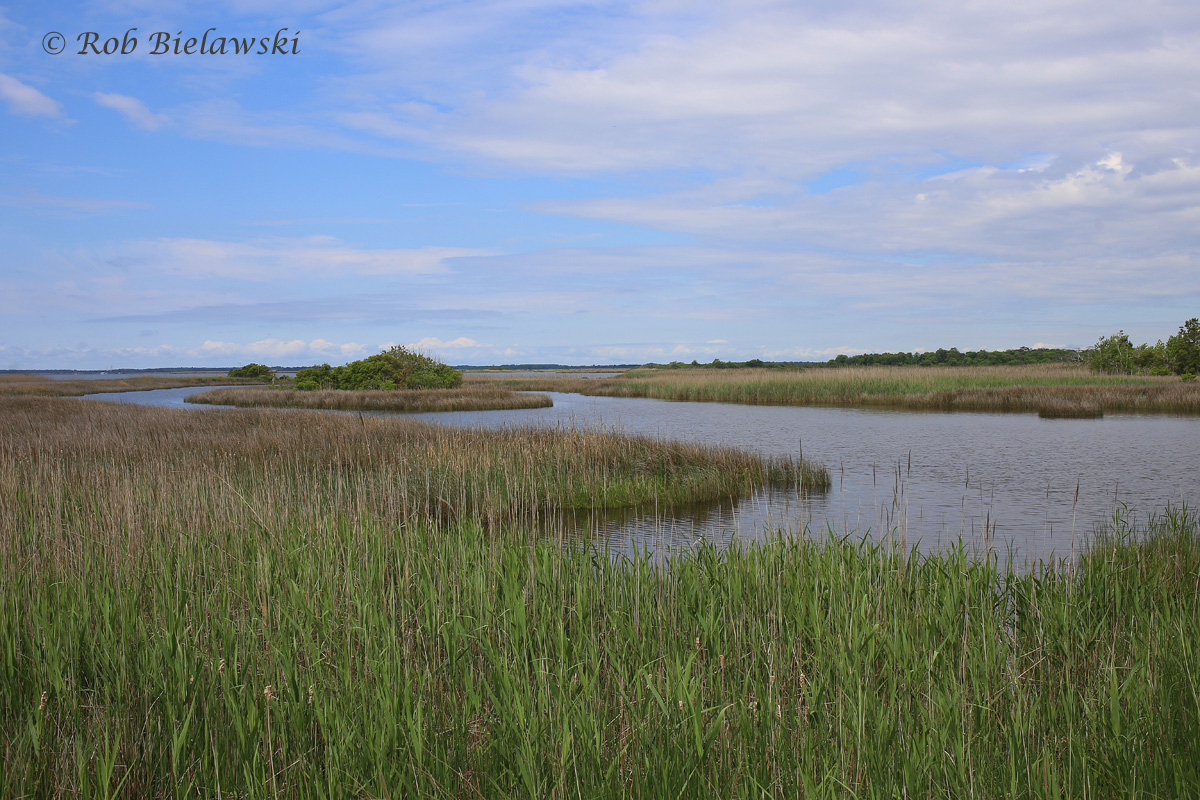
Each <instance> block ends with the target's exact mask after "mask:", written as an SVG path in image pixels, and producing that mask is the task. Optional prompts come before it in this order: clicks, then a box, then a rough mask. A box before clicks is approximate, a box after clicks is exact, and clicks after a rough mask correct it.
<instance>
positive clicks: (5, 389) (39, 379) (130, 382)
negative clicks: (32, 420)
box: [0, 373, 262, 397]
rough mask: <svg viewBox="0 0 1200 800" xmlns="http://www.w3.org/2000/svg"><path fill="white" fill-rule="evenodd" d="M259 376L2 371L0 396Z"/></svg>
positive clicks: (179, 385)
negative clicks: (88, 376) (74, 375)
mask: <svg viewBox="0 0 1200 800" xmlns="http://www.w3.org/2000/svg"><path fill="white" fill-rule="evenodd" d="M261 383H262V381H259V380H246V379H241V378H230V377H228V376H223V375H201V376H191V377H182V378H180V377H174V376H172V377H163V376H134V377H129V378H112V379H97V380H61V381H60V380H54V379H53V378H47V377H45V376H43V375H33V374H27V373H13V374H9V375H0V397H21V396H32V397H79V396H81V395H85V394H102V393H109V392H141V391H148V390H150V389H181V388H184V387H188V386H228V385H234V384H238V385H242V384H244V385H250V384H261Z"/></svg>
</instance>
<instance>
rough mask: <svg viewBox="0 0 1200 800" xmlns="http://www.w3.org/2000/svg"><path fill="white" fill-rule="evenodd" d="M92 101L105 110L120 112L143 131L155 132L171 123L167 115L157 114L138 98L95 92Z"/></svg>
mask: <svg viewBox="0 0 1200 800" xmlns="http://www.w3.org/2000/svg"><path fill="white" fill-rule="evenodd" d="M92 99H93V100H95V101H96V102H97V103H99V104H100V105H102V106H104V107H105V108H111V109H113V110H114V111H119V112H120V113H121V114H122V115H124V117H125V118H126V119H128V120H129V121H130V122H132V123H133V124H134V125H136V126H137V127H139V128H141V129H143V130H147V131H155V130H158V129H159V128H161V127H162V126H164V125H169V124H170V123H171V119H170V117H168V116H167V115H165V114H155V113H154V112H152V111H151V110H150V109H148V108H146V106H145V104H144V103H142V101H141V100H138V99H137V98H136V97H129V96H128V95H123V94H109V93H106V92H95V93H93V94H92Z"/></svg>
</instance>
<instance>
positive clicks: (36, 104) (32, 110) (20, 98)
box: [0, 72, 62, 117]
mask: <svg viewBox="0 0 1200 800" xmlns="http://www.w3.org/2000/svg"><path fill="white" fill-rule="evenodd" d="M0 99H3V100H4V101H5V102H6V103H7V104H8V108H9V110H10V111H12V112H13V113H14V114H29V115H31V116H44V117H61V116H62V104H60V103H59V102H58V101H57V100H53V99H51V98H49V97H47V96H46V95H44V94H42V93H41V92H40V91H38V90H37V89H35V88H33V87H32V86H30V85H29V84H27V83H22V82H21V81H19V80H17V79H16V78H14V77H12V76H11V75H5V74H4V73H2V72H0Z"/></svg>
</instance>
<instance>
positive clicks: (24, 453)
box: [0, 399, 1200, 798]
mask: <svg viewBox="0 0 1200 800" xmlns="http://www.w3.org/2000/svg"><path fill="white" fill-rule="evenodd" d="M0 420H2V421H3V423H4V424H3V425H0V497H3V498H4V502H3V503H2V504H0V530H2V531H3V532H4V535H3V537H0V759H3V761H2V763H0V796H4V797H60V796H72V797H75V796H78V797H93V796H94V797H128V798H134V797H137V798H143V797H148V798H168V797H226V796H230V797H231V796H236V797H240V798H253V797H264V798H265V797H294V798H307V797H314V798H319V797H324V798H332V797H446V798H450V797H495V798H502V797H522V798H528V797H539V798H540V797H547V798H569V797H589V798H593V797H644V798H668V797H670V798H678V797H694V796H717V797H737V798H740V797H747V798H749V797H754V798H761V797H765V796H766V797H805V798H842V797H876V796H878V797H942V798H958V797H968V796H975V797H1064V796H1066V797H1142V796H1145V797H1186V796H1190V795H1192V794H1193V793H1194V790H1195V787H1196V786H1198V785H1200V702H1198V701H1197V697H1200V680H1198V675H1200V673H1198V669H1200V646H1198V644H1197V643H1198V642H1200V593H1198V592H1197V590H1196V587H1197V585H1198V584H1200V526H1198V525H1197V520H1196V518H1195V517H1194V516H1192V515H1189V514H1187V513H1185V512H1182V511H1173V512H1169V513H1167V514H1164V515H1162V516H1159V517H1156V518H1153V519H1151V520H1149V521H1146V522H1143V523H1141V524H1137V525H1134V524H1132V523H1131V522H1130V521H1129V520H1125V519H1120V518H1118V519H1115V520H1114V521H1113V524H1112V525H1111V526H1110V527H1109V528H1108V529H1107V530H1106V531H1104V532H1103V533H1102V535H1100V536H1099V537H1097V538H1096V539H1095V540H1093V542H1092V544H1091V547H1090V549H1089V550H1088V552H1087V553H1086V554H1085V555H1084V556H1082V558H1081V559H1080V560H1079V562H1078V563H1076V564H1068V563H1065V562H1064V563H1057V562H1056V563H1043V564H1039V565H1034V568H1032V569H1023V568H1017V567H1014V566H1013V565H1011V564H1009V563H1008V562H1001V561H998V560H997V559H996V558H994V557H992V558H987V559H982V560H979V559H974V558H972V557H971V556H969V555H968V553H967V549H966V548H963V547H960V548H957V549H954V550H951V551H948V552H944V553H939V554H931V555H919V554H917V553H912V552H905V551H903V550H900V549H897V548H893V547H889V546H887V545H879V544H872V543H870V541H869V540H857V539H854V538H853V537H846V538H840V539H830V538H825V537H821V538H819V539H801V540H786V541H785V540H776V541H773V542H771V543H769V544H767V545H765V546H760V547H754V548H745V549H743V548H740V547H736V546H735V547H733V548H731V549H729V550H727V551H724V552H717V551H716V550H714V549H712V548H711V547H702V548H701V549H700V550H698V551H697V552H695V553H693V554H691V555H689V556H687V557H679V558H676V559H674V560H669V561H665V562H662V561H659V560H657V559H654V558H645V557H643V558H637V559H634V560H628V559H624V558H615V559H614V558H611V557H609V556H608V555H607V554H604V553H597V552H591V551H589V550H587V549H582V548H580V547H576V546H572V545H570V544H568V545H567V546H565V547H564V546H559V545H558V544H556V543H554V542H547V541H544V540H536V539H534V538H532V537H531V536H530V534H529V531H530V530H531V529H530V528H529V527H527V526H525V525H523V524H522V523H521V522H520V521H519V520H520V519H521V518H523V517H526V516H527V515H528V512H530V511H532V510H533V509H534V508H540V507H542V506H543V505H544V504H546V503H548V502H549V503H556V502H557V503H562V504H569V503H570V502H571V499H570V498H572V497H577V498H580V499H583V498H588V497H591V498H592V499H591V500H589V502H604V501H606V500H605V498H612V499H613V500H616V499H617V498H616V497H615V496H614V495H613V494H612V493H613V492H616V494H617V495H622V494H624V491H623V490H620V489H618V488H616V487H620V486H633V485H637V484H639V483H641V482H642V481H643V480H646V481H649V483H650V484H652V485H654V487H655V489H654V491H655V492H660V493H668V491H667V489H668V487H671V486H678V485H680V484H690V483H691V482H692V481H693V480H699V481H702V480H704V478H703V476H704V475H707V474H708V473H709V472H713V473H718V472H734V471H737V469H739V468H738V467H737V466H736V465H739V464H741V465H744V466H743V467H741V469H743V470H744V472H743V473H742V474H739V476H738V477H737V478H736V479H735V483H740V482H743V481H749V482H753V481H754V480H757V479H758V478H755V477H753V475H759V476H761V477H763V478H766V477H769V476H770V473H771V470H772V469H773V467H771V466H770V465H769V464H763V463H761V462H758V461H757V460H755V459H751V458H749V457H746V456H740V455H736V454H734V453H730V452H727V451H720V452H716V451H711V450H704V449H695V448H690V447H683V446H675V445H666V444H663V443H653V442H648V441H646V440H639V439H629V438H625V437H617V436H613V435H606V434H580V433H575V432H569V431H540V432H522V433H509V434H485V433H481V432H470V431H444V430H441V429H437V428H433V427H432V426H427V425H421V424H419V423H415V422H413V421H410V420H393V419H366V420H359V419H356V418H347V417H343V416H325V415H311V414H296V413H293V412H288V411H241V410H238V411H230V412H229V413H222V414H219V415H209V414H194V413H188V412H186V411H177V410H168V409H149V408H140V407H118V406H115V405H110V404H103V403H87V404H84V403H80V402H78V401H71V400H53V399H52V400H38V401H33V400H12V399H5V400H0ZM778 469H784V468H783V467H778ZM680 493H681V494H686V493H689V492H680ZM447 506H450V507H452V508H456V509H461V511H456V512H454V513H445V514H444V513H442V512H441V511H440V509H443V508H445V507H447ZM489 521H490V523H491V524H488V523H489Z"/></svg>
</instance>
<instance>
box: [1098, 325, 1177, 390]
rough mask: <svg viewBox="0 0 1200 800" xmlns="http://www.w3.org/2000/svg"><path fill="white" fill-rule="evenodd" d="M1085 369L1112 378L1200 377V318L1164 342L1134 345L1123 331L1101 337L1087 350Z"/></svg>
mask: <svg viewBox="0 0 1200 800" xmlns="http://www.w3.org/2000/svg"><path fill="white" fill-rule="evenodd" d="M1086 356H1087V363H1088V366H1090V367H1091V368H1092V370H1094V371H1095V372H1103V373H1107V374H1112V375H1180V376H1182V377H1183V378H1184V379H1185V380H1192V379H1195V377H1196V375H1197V374H1200V318H1196V317H1192V318H1191V319H1189V320H1188V321H1187V322H1185V323H1183V324H1182V325H1180V326H1179V333H1177V334H1175V335H1174V336H1172V337H1171V338H1169V339H1167V341H1165V342H1164V341H1163V340H1161V339H1159V340H1158V341H1157V342H1155V343H1154V344H1139V345H1135V344H1134V343H1133V342H1131V341H1129V336H1128V335H1126V333H1125V331H1118V332H1117V333H1115V334H1113V335H1112V336H1101V337H1100V341H1098V342H1096V344H1095V346H1093V347H1092V348H1091V349H1090V350H1088V351H1086Z"/></svg>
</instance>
